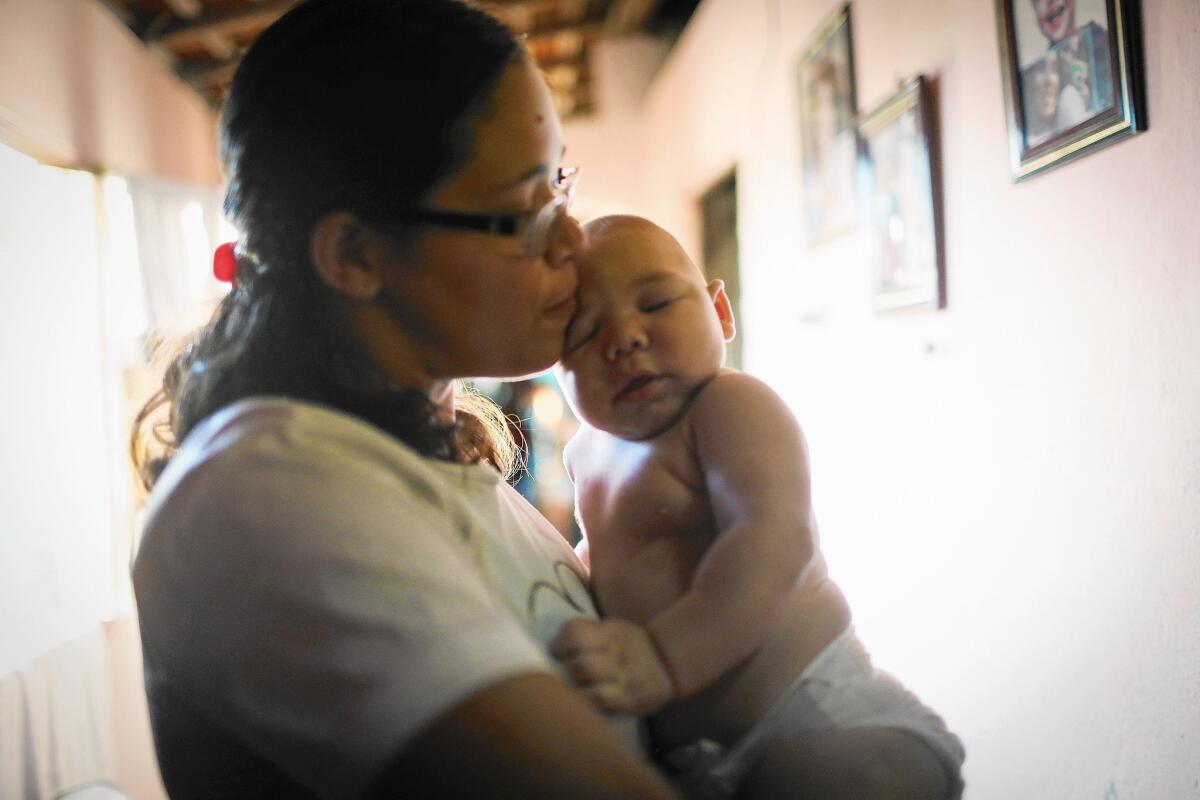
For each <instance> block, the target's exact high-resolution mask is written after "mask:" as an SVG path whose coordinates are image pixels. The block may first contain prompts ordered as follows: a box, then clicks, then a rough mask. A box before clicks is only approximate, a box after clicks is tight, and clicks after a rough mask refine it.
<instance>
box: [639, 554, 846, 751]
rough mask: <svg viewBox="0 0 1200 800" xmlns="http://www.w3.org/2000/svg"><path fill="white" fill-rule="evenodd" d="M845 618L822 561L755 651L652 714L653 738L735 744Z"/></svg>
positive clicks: (669, 743) (666, 743)
mask: <svg viewBox="0 0 1200 800" xmlns="http://www.w3.org/2000/svg"><path fill="white" fill-rule="evenodd" d="M814 566H816V565H814ZM849 624H850V607H849V605H847V603H846V600H845V597H844V596H843V595H842V592H841V590H840V589H838V587H837V586H836V585H835V584H834V583H832V582H831V581H829V580H828V579H827V577H826V574H825V569H824V565H823V564H821V565H820V566H819V569H817V570H810V572H809V574H808V575H806V576H805V580H804V581H803V582H802V584H801V585H800V586H798V587H797V589H796V592H795V594H794V595H793V597H792V602H791V607H790V608H789V609H788V612H787V614H786V617H785V619H784V621H783V624H782V625H781V626H780V628H779V629H778V630H777V631H775V632H774V633H772V634H771V635H770V636H769V637H768V639H767V641H766V642H765V643H764V644H763V645H762V646H761V647H760V648H759V649H758V650H756V651H755V652H754V655H752V656H751V657H750V658H749V659H747V660H746V661H745V662H743V663H742V664H740V665H739V666H737V667H734V668H733V670H731V671H730V672H729V673H727V674H726V675H725V676H724V677H722V678H721V679H720V680H718V681H717V682H716V683H715V684H713V685H712V686H710V687H709V688H708V689H705V690H704V691H702V692H700V693H699V694H696V695H694V696H692V697H689V698H685V699H683V700H677V701H675V702H674V703H671V704H670V705H669V706H667V707H666V708H664V709H663V710H662V711H660V712H658V713H657V714H655V715H654V717H653V718H652V719H651V721H650V725H651V728H652V730H653V732H654V737H655V740H656V744H658V745H659V746H661V747H665V748H668V749H669V748H674V747H679V746H681V745H684V744H690V743H691V742H694V741H696V740H697V739H712V740H713V741H716V742H719V743H721V744H723V745H726V746H728V745H731V744H733V743H734V742H736V741H737V740H738V739H740V738H741V737H742V736H743V735H745V734H746V732H747V731H749V730H750V728H752V727H753V726H754V724H755V722H757V721H758V720H759V719H760V718H761V717H762V716H763V714H765V713H766V712H767V710H768V709H769V708H770V707H771V705H772V704H773V703H774V702H775V700H776V699H778V698H779V696H780V695H781V694H783V692H784V691H785V690H786V689H787V688H788V687H789V686H791V685H792V684H793V683H794V682H795V681H796V679H797V678H798V677H800V674H801V673H802V672H803V671H804V669H805V667H807V666H808V665H809V663H810V662H811V661H812V660H813V659H814V658H815V657H816V656H817V654H818V653H820V652H821V651H822V650H823V649H825V647H826V645H828V644H829V643H830V642H832V641H833V640H834V639H835V638H836V637H837V635H838V634H840V633H841V632H842V631H844V630H845V629H846V628H847V627H848V626H849ZM713 646H714V647H719V646H720V644H719V643H717V642H714V643H713Z"/></svg>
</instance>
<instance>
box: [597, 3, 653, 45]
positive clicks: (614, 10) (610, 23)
mask: <svg viewBox="0 0 1200 800" xmlns="http://www.w3.org/2000/svg"><path fill="white" fill-rule="evenodd" d="M657 7H658V0H613V4H612V5H611V6H609V7H608V18H607V19H606V20H605V21H604V27H605V28H606V29H607V32H608V33H609V34H610V35H613V36H623V35H625V34H627V33H633V32H634V31H639V30H642V29H644V28H645V27H646V23H648V22H649V21H650V17H651V16H652V15H653V14H654V11H655V9H656V8H657Z"/></svg>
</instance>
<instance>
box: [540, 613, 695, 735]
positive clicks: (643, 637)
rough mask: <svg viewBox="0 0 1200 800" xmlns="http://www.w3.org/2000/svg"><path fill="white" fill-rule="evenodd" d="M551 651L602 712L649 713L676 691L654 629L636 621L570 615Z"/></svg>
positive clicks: (553, 642) (665, 702) (552, 643)
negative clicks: (655, 640)
mask: <svg viewBox="0 0 1200 800" xmlns="http://www.w3.org/2000/svg"><path fill="white" fill-rule="evenodd" d="M550 654H551V655H553V656H554V657H555V658H557V659H558V660H559V661H561V662H562V664H563V666H564V667H566V669H567V674H568V675H570V677H571V680H572V681H573V682H574V683H575V685H576V686H578V687H579V688H580V689H582V690H583V691H584V693H585V694H586V695H587V696H588V697H589V698H590V699H591V701H592V702H593V703H594V704H595V705H596V706H597V707H598V708H600V709H601V710H603V711H608V712H612V713H619V714H638V715H641V714H648V713H650V712H652V711H657V710H658V709H660V708H662V707H663V706H664V705H666V704H667V702H668V701H669V700H671V699H672V697H673V696H674V694H675V692H674V690H673V688H672V685H671V675H670V673H669V672H668V671H667V668H666V666H665V665H664V664H663V662H662V659H661V658H659V655H658V651H657V650H656V648H655V647H654V642H653V641H652V640H651V639H650V634H649V633H647V632H646V629H645V628H643V627H642V626H640V625H637V624H634V623H632V622H626V621H625V620H620V619H611V620H603V621H596V620H590V619H573V620H570V621H569V622H567V623H565V624H564V625H563V626H562V629H561V630H559V632H558V635H557V636H556V637H555V638H554V641H552V642H551V643H550Z"/></svg>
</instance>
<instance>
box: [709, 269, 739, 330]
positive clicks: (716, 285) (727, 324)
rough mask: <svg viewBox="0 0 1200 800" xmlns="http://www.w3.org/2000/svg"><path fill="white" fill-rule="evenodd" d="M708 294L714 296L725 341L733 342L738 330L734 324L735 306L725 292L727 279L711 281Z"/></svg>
mask: <svg viewBox="0 0 1200 800" xmlns="http://www.w3.org/2000/svg"><path fill="white" fill-rule="evenodd" d="M708 296H709V297H711V298H712V302H713V308H714V309H716V312H717V319H719V320H720V321H721V332H722V333H724V334H725V341H727V342H732V341H733V337H734V335H735V334H736V333H737V330H736V328H735V327H734V324H733V306H731V305H730V304H729V295H727V294H725V281H721V280H716V279H713V280H711V281H709V282H708Z"/></svg>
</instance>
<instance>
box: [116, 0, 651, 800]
mask: <svg viewBox="0 0 1200 800" xmlns="http://www.w3.org/2000/svg"><path fill="white" fill-rule="evenodd" d="M221 145H222V157H223V160H224V163H225V167H226V171H227V178H228V193H227V197H226V211H227V213H228V214H229V216H230V218H231V219H232V220H233V221H234V222H235V223H236V224H237V225H238V227H239V229H240V231H241V232H242V239H241V241H240V243H239V245H238V249H237V261H236V268H235V270H234V272H233V275H232V279H233V288H232V290H231V292H230V293H229V295H228V296H227V297H226V298H225V299H224V300H223V301H222V303H221V305H220V306H219V308H218V309H217V312H216V313H215V315H214V317H213V319H212V320H211V322H210V323H209V324H208V325H207V326H206V327H205V328H203V329H202V330H201V331H200V332H199V333H198V334H197V336H196V338H195V339H194V340H193V342H192V343H191V345H190V346H189V347H188V348H187V349H186V350H185V351H183V352H182V353H181V354H180V355H179V356H178V357H177V358H176V360H175V361H174V362H173V363H172V364H171V365H170V367H169V368H168V371H167V373H166V376H165V379H164V385H163V391H162V392H161V393H160V395H159V396H158V397H157V398H156V399H155V400H154V401H152V403H151V404H150V405H148V407H147V410H146V411H145V412H144V414H143V418H142V420H141V422H140V424H139V429H140V430H139V431H137V432H135V433H140V434H141V438H140V439H139V441H142V442H145V441H146V440H147V439H148V438H150V436H149V434H151V433H154V434H158V435H159V436H160V437H161V438H165V444H166V449H165V452H163V453H161V454H157V457H155V458H148V457H143V458H142V466H143V467H144V474H145V475H146V476H147V481H148V483H150V484H152V485H153V490H152V493H151V496H150V501H149V505H148V508H147V515H146V527H145V533H144V535H143V537H142V540H141V543H140V545H139V550H138V553H137V556H136V561H135V565H134V586H135V591H136V595H137V601H138V609H139V618H140V624H141V628H142V639H143V651H144V660H145V669H146V686H147V695H148V699H149V702H150V709H151V719H152V723H153V728H154V736H155V744H156V749H157V751H158V755H159V760H160V767H161V770H162V775H163V780H164V783H165V785H166V787H167V789H168V791H169V793H170V794H171V796H172V797H197V798H200V797H250V796H255V797H277V796H279V797H327V798H335V797H339V798H340V797H356V796H416V797H423V796H431V797H471V796H483V795H485V794H486V795H487V796H494V797H521V798H537V797H572V798H586V797H597V798H601V797H607V798H622V797H671V796H673V794H672V792H673V790H672V789H671V787H670V786H669V784H668V783H667V782H666V781H665V780H664V779H663V778H662V777H661V776H660V775H659V774H658V772H657V771H656V770H654V769H653V768H652V767H651V766H650V765H649V763H648V760H647V757H646V749H645V748H646V745H645V737H644V735H643V733H642V731H641V730H640V728H639V727H638V725H637V724H635V722H634V721H633V720H631V719H629V718H620V717H608V718H606V717H605V716H603V715H602V714H600V713H598V712H597V711H596V710H594V708H593V706H592V705H591V704H590V703H589V701H588V699H587V697H586V696H585V695H584V694H582V693H580V692H578V691H576V690H575V689H573V688H572V687H571V686H569V685H568V684H567V683H566V682H565V681H564V680H563V679H562V678H561V677H560V671H559V669H558V667H557V666H556V665H555V664H554V663H553V662H552V660H551V659H550V657H549V656H548V655H547V652H546V649H547V646H548V645H549V643H550V642H551V641H552V640H553V639H554V637H555V636H556V635H557V634H558V632H559V631H560V630H561V629H562V627H563V625H564V623H566V622H567V621H570V620H577V619H594V618H595V616H596V609H595V607H594V605H593V603H592V601H591V599H590V597H589V595H588V591H587V588H586V587H587V575H586V569H585V567H584V566H583V564H582V562H581V561H580V560H579V559H578V558H577V557H576V556H575V554H574V553H573V552H572V550H571V549H570V547H569V546H568V545H567V544H566V543H565V542H564V541H563V540H562V539H561V537H559V536H558V534H557V532H556V531H555V530H554V529H553V528H552V527H551V526H550V525H549V523H547V522H546V521H545V520H544V519H543V518H541V516H540V515H539V514H538V513H537V512H536V511H535V510H534V509H533V508H532V507H530V506H529V505H528V504H527V503H526V502H525V501H524V500H523V499H522V498H521V497H520V496H519V495H518V494H517V493H516V492H515V491H513V490H512V489H511V488H510V487H509V486H508V484H507V483H506V482H505V481H504V473H505V472H506V471H507V470H508V469H509V468H510V467H511V465H512V463H513V452H514V451H513V444H512V442H511V440H510V439H508V438H507V433H506V432H505V430H506V429H505V426H504V421H503V419H502V418H500V417H499V416H498V415H497V413H496V412H495V411H494V410H493V409H492V408H491V407H490V406H489V404H488V403H486V402H485V401H483V400H481V399H480V398H478V397H475V396H473V395H470V394H467V393H465V392H464V391H463V390H462V389H461V388H460V387H459V385H458V381H459V379H462V378H468V377H484V376H487V377H501V378H504V377H518V376H522V375H528V374H531V373H536V372H540V371H543V370H545V369H547V368H549V367H550V366H551V365H552V364H553V363H554V362H555V361H556V360H557V359H558V358H559V356H560V353H561V349H562V344H563V334H564V331H565V330H566V327H567V324H568V322H569V321H570V319H571V318H572V315H573V314H574V312H575V309H576V289H577V278H576V271H575V263H574V259H575V254H576V251H577V250H578V249H579V248H580V247H581V246H582V244H583V237H582V233H581V231H580V228H579V226H578V225H577V223H576V222H575V221H574V220H573V219H572V218H571V217H570V216H569V214H568V209H569V205H570V199H571V192H572V189H573V175H572V174H571V171H570V170H568V169H566V168H564V165H563V164H562V158H563V152H564V142H563V140H562V132H561V129H560V126H559V121H558V119H557V115H556V113H555V110H554V107H553V104H552V103H551V100H550V97H549V94H548V92H547V89H546V87H545V85H544V83H543V81H542V78H541V76H540V74H539V73H538V72H537V69H536V67H535V66H534V65H533V63H532V62H531V60H530V57H529V56H528V55H527V54H526V53H525V52H524V50H523V49H522V47H521V45H520V44H519V43H518V42H517V41H516V40H515V39H514V38H513V36H512V34H511V33H510V32H509V31H508V30H507V29H505V28H504V27H503V26H502V25H501V24H499V23H498V22H496V21H495V20H494V19H493V18H492V17H490V16H488V15H486V14H485V13H483V12H481V11H478V10H476V9H474V8H472V7H470V6H468V5H466V4H465V3H461V2H458V0H403V1H402V2H401V1H398V0H308V1H307V2H302V3H301V4H299V5H298V6H297V7H296V8H295V9H293V10H292V11H291V12H289V13H288V14H286V15H284V17H282V18H281V19H280V20H279V22H277V23H276V24H275V25H273V26H272V27H271V28H270V29H268V30H267V31H266V32H265V33H264V34H263V35H262V36H261V37H260V38H259V40H258V41H256V43H255V44H254V45H253V46H252V47H251V49H250V50H249V52H248V53H247V54H246V56H245V58H244V60H243V62H242V64H241V66H240V67H239V69H238V72H237V75H236V77H235V79H234V82H233V85H232V87H231V90H230V94H229V97H228V99H227V103H226V106H225V109H224V111H223V114H222V119H221ZM155 409H164V410H165V411H166V412H167V413H168V415H169V420H168V422H169V433H168V434H167V435H165V436H163V434H162V432H161V431H160V430H158V429H155V430H153V431H152V430H151V427H150V421H151V420H152V418H153V417H152V412H153V411H154V410H155Z"/></svg>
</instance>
